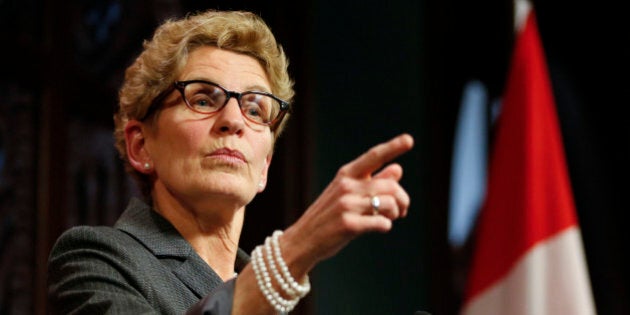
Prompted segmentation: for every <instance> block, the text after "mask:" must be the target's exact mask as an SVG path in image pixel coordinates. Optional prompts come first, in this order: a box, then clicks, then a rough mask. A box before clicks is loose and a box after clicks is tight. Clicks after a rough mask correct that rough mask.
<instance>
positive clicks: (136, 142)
mask: <svg viewBox="0 0 630 315" xmlns="http://www.w3.org/2000/svg"><path fill="white" fill-rule="evenodd" d="M145 133H146V127H145V126H144V125H143V124H142V123H141V122H139V121H137V120H130V121H128V122H127V125H126V126H125V143H126V144H127V159H128V161H129V164H131V166H132V167H133V168H134V169H135V170H136V171H138V172H140V173H144V174H151V173H152V172H153V163H152V161H151V156H150V155H149V152H148V150H147V147H146V142H145V140H146V135H145Z"/></svg>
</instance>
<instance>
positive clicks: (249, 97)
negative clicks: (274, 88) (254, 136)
mask: <svg viewBox="0 0 630 315" xmlns="http://www.w3.org/2000/svg"><path fill="white" fill-rule="evenodd" d="M174 87H175V89H176V90H178V91H179V92H180V94H181V95H182V98H183V99H184V103H186V106H188V108H190V109H191V110H192V111H194V112H197V113H200V114H206V115H210V114H214V113H217V112H219V111H221V110H222V109H223V108H224V107H225V105H227V103H228V101H229V100H230V98H232V97H234V98H235V99H236V101H237V102H238V105H239V107H240V109H241V113H243V116H244V117H245V118H247V120H249V121H251V122H253V123H255V124H259V125H266V126H270V127H275V126H276V124H278V123H279V122H280V121H282V118H283V117H284V115H285V114H286V113H287V112H288V111H289V103H288V102H286V101H284V100H282V99H280V98H278V97H276V96H275V95H273V94H271V93H267V92H261V91H246V92H241V93H239V92H234V91H229V90H228V89H226V88H224V87H222V86H220V85H218V84H216V83H214V82H209V81H204V80H190V81H177V82H175V83H174Z"/></svg>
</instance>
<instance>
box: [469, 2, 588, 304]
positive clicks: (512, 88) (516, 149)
mask: <svg viewBox="0 0 630 315" xmlns="http://www.w3.org/2000/svg"><path fill="white" fill-rule="evenodd" d="M524 16H525V19H524V20H523V22H524V24H523V25H522V27H520V28H519V33H518V35H517V38H516V42H515V46H514V51H513V56H512V58H513V59H512V63H511V68H510V73H509V76H508V81H507V86H506V90H505V93H504V96H503V105H502V110H501V116H500V117H499V118H498V119H499V120H498V122H497V127H496V128H497V129H496V132H495V138H494V142H493V149H492V154H491V157H490V166H489V173H488V186H487V191H486V193H487V195H486V199H485V202H484V205H483V208H482V211H481V213H480V216H479V221H478V226H477V231H476V240H475V242H476V243H475V247H474V254H473V259H472V264H471V268H470V271H469V277H468V282H467V287H466V293H465V296H464V301H463V308H462V310H461V313H462V314H465V315H481V314H483V315H493V314H501V315H521V314H523V315H525V314H532V315H534V314H535V315H545V314H553V315H565V314H566V315H581V314H595V306H594V302H593V296H592V292H591V288H590V280H589V276H588V271H587V267H586V260H585V256H584V250H583V246H582V237H581V233H580V228H579V225H578V220H577V217H576V211H575V204H574V201H573V195H572V190H571V183H570V180H569V175H568V170H567V165H566V162H565V154H564V149H563V144H562V136H561V132H560V128H559V123H558V117H557V113H556V109H555V104H554V97H553V93H552V88H551V82H550V79H549V74H548V71H547V65H546V61H545V56H544V51H543V48H542V44H541V40H540V37H539V34H538V27H537V23H536V17H535V14H534V11H533V10H532V9H531V6H530V7H529V10H527V13H526V14H525V15H524Z"/></svg>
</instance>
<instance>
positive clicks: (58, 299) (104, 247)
mask: <svg viewBox="0 0 630 315" xmlns="http://www.w3.org/2000/svg"><path fill="white" fill-rule="evenodd" d="M248 261H249V257H248V256H247V254H245V253H244V252H243V251H241V250H240V249H239V253H238V257H237V263H236V266H235V267H236V270H237V271H240V270H241V269H242V268H243V267H244V266H245V265H246V264H247V263H248ZM234 282H235V281H233V280H232V281H228V282H225V283H224V282H223V281H222V280H221V278H219V276H218V275H217V274H216V273H215V272H214V271H213V270H212V268H210V267H209V266H208V264H206V263H205V262H204V261H203V260H202V259H201V257H199V256H198V255H197V253H196V252H195V251H194V250H193V248H192V247H191V246H190V244H189V243H188V242H187V241H186V240H185V239H184V238H182V236H181V235H180V234H179V233H178V232H177V230H176V229H175V228H174V227H173V226H172V225H171V224H170V222H168V221H167V220H166V219H164V218H163V217H161V216H160V215H159V214H158V213H157V212H155V211H153V210H151V208H150V207H149V206H148V205H146V204H145V203H144V202H142V201H140V200H138V199H135V198H134V199H132V200H131V202H130V203H129V206H128V207H127V209H126V210H125V212H124V213H123V214H122V215H121V217H120V218H119V219H118V221H117V222H116V224H115V225H114V227H104V226H100V227H88V226H82V227H74V228H71V229H69V230H68V231H66V232H64V233H63V235H62V236H60V237H59V239H58V240H57V242H56V244H55V245H54V247H53V249H52V251H51V254H50V258H49V262H48V296H49V302H50V308H51V313H53V314H67V313H74V314H106V313H107V314H184V313H186V312H187V311H188V312H189V313H193V312H194V313H199V314H201V313H204V314H230V312H231V308H232V300H233V294H234ZM202 298H203V300H201V299H202ZM200 300H201V301H200ZM196 303H197V305H195V304H196Z"/></svg>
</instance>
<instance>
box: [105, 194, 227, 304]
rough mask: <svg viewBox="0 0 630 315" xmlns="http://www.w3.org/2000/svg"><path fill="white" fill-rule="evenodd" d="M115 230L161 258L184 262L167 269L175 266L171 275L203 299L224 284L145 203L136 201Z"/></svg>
mask: <svg viewBox="0 0 630 315" xmlns="http://www.w3.org/2000/svg"><path fill="white" fill-rule="evenodd" d="M115 227H116V228H118V229H120V230H122V231H125V232H126V233H128V234H130V235H131V236H133V237H134V238H135V239H136V240H138V241H139V242H140V243H142V244H144V246H145V247H146V248H147V249H148V250H149V251H151V252H152V253H153V255H154V256H155V257H156V258H157V259H160V260H161V259H176V260H179V261H181V264H175V265H174V264H168V265H167V264H164V266H165V267H167V266H174V267H172V269H171V272H172V273H173V274H174V275H175V276H176V277H177V278H178V279H179V280H180V281H182V283H184V285H186V286H187V287H188V288H190V290H191V291H192V292H194V294H195V295H197V296H198V297H199V298H201V297H203V296H205V295H207V294H208V293H210V291H211V290H212V289H213V288H215V287H216V286H218V285H219V284H221V283H223V280H221V278H220V277H219V276H218V275H217V274H216V273H215V272H214V270H212V268H210V266H208V264H206V262H205V261H203V259H201V257H199V255H197V253H196V252H195V251H194V250H193V248H192V246H190V243H188V242H187V241H186V240H185V239H184V238H183V237H182V236H181V235H180V234H179V232H178V231H177V230H176V229H175V227H173V225H172V224H171V223H170V222H168V221H167V220H166V219H164V218H163V217H162V216H161V215H160V214H159V213H157V212H155V211H153V210H152V209H151V208H150V207H149V206H148V205H147V204H145V203H144V202H143V201H141V200H139V199H137V198H132V200H131V202H130V203H129V206H127V209H126V210H125V212H123V214H122V215H121V217H120V219H118V221H117V222H116V224H115Z"/></svg>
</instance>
